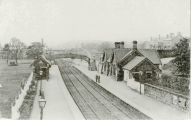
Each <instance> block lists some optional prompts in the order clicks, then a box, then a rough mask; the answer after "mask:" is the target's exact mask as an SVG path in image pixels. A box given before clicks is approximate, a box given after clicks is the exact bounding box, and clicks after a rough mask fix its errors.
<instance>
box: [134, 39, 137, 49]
mask: <svg viewBox="0 0 191 120" xmlns="http://www.w3.org/2000/svg"><path fill="white" fill-rule="evenodd" d="M133 50H137V41H136V40H134V41H133Z"/></svg>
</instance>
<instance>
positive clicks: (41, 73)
mask: <svg viewBox="0 0 191 120" xmlns="http://www.w3.org/2000/svg"><path fill="white" fill-rule="evenodd" d="M42 75H43V71H42V70H40V96H41V95H42V94H41V92H42Z"/></svg>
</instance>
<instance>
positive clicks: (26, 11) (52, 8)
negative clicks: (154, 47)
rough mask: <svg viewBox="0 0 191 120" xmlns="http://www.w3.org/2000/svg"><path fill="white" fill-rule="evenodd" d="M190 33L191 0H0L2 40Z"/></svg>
mask: <svg viewBox="0 0 191 120" xmlns="http://www.w3.org/2000/svg"><path fill="white" fill-rule="evenodd" d="M171 32H173V33H177V32H181V33H182V34H183V35H184V36H189V34H190V0H0V43H1V44H5V43H6V42H8V41H9V40H10V39H11V38H12V37H17V38H19V39H20V40H22V41H23V42H25V43H27V44H30V42H32V41H40V40H41V38H44V41H45V43H46V44H47V45H48V46H50V47H56V46H58V47H61V46H66V43H67V46H68V45H71V44H74V45H76V44H79V43H80V42H81V41H87V40H88V41H93V40H97V41H125V42H126V41H132V40H138V41H143V40H148V39H150V37H151V36H158V35H159V34H161V35H164V36H166V34H168V33H171Z"/></svg>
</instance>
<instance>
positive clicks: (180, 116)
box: [73, 60, 191, 120]
mask: <svg viewBox="0 0 191 120" xmlns="http://www.w3.org/2000/svg"><path fill="white" fill-rule="evenodd" d="M73 64H74V66H75V67H76V68H78V69H79V70H80V71H82V72H83V73H84V74H85V75H86V76H88V77H89V78H91V79H92V80H93V81H94V82H95V76H96V74H99V73H98V72H97V71H89V70H88V69H87V65H86V63H83V61H78V60H73ZM99 75H100V83H98V84H99V85H100V86H102V87H103V88H105V89H106V90H108V91H109V92H111V93H113V94H114V95H116V96H117V97H119V98H120V99H121V100H123V101H125V102H126V103H128V104H130V105H131V106H133V107H134V108H136V109H138V110H140V111H141V112H143V113H144V114H146V115H148V116H149V117H151V118H152V119H154V120H189V119H190V117H191V115H190V113H189V112H183V111H181V110H177V109H175V108H172V107H170V106H168V105H166V104H163V103H161V102H159V101H156V100H154V99H152V98H149V97H147V96H145V95H140V94H139V92H137V91H134V90H132V89H131V88H129V87H128V86H127V85H126V83H125V82H124V81H121V82H118V81H116V80H114V78H112V77H108V76H106V75H103V74H99Z"/></svg>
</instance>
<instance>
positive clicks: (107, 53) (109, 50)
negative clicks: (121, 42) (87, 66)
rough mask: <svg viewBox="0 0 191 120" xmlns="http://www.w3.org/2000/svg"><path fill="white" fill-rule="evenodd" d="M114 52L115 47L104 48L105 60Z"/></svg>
mask: <svg viewBox="0 0 191 120" xmlns="http://www.w3.org/2000/svg"><path fill="white" fill-rule="evenodd" d="M112 53H113V49H105V50H104V60H105V61H107V60H108V59H109V58H110V57H111V55H112Z"/></svg>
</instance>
